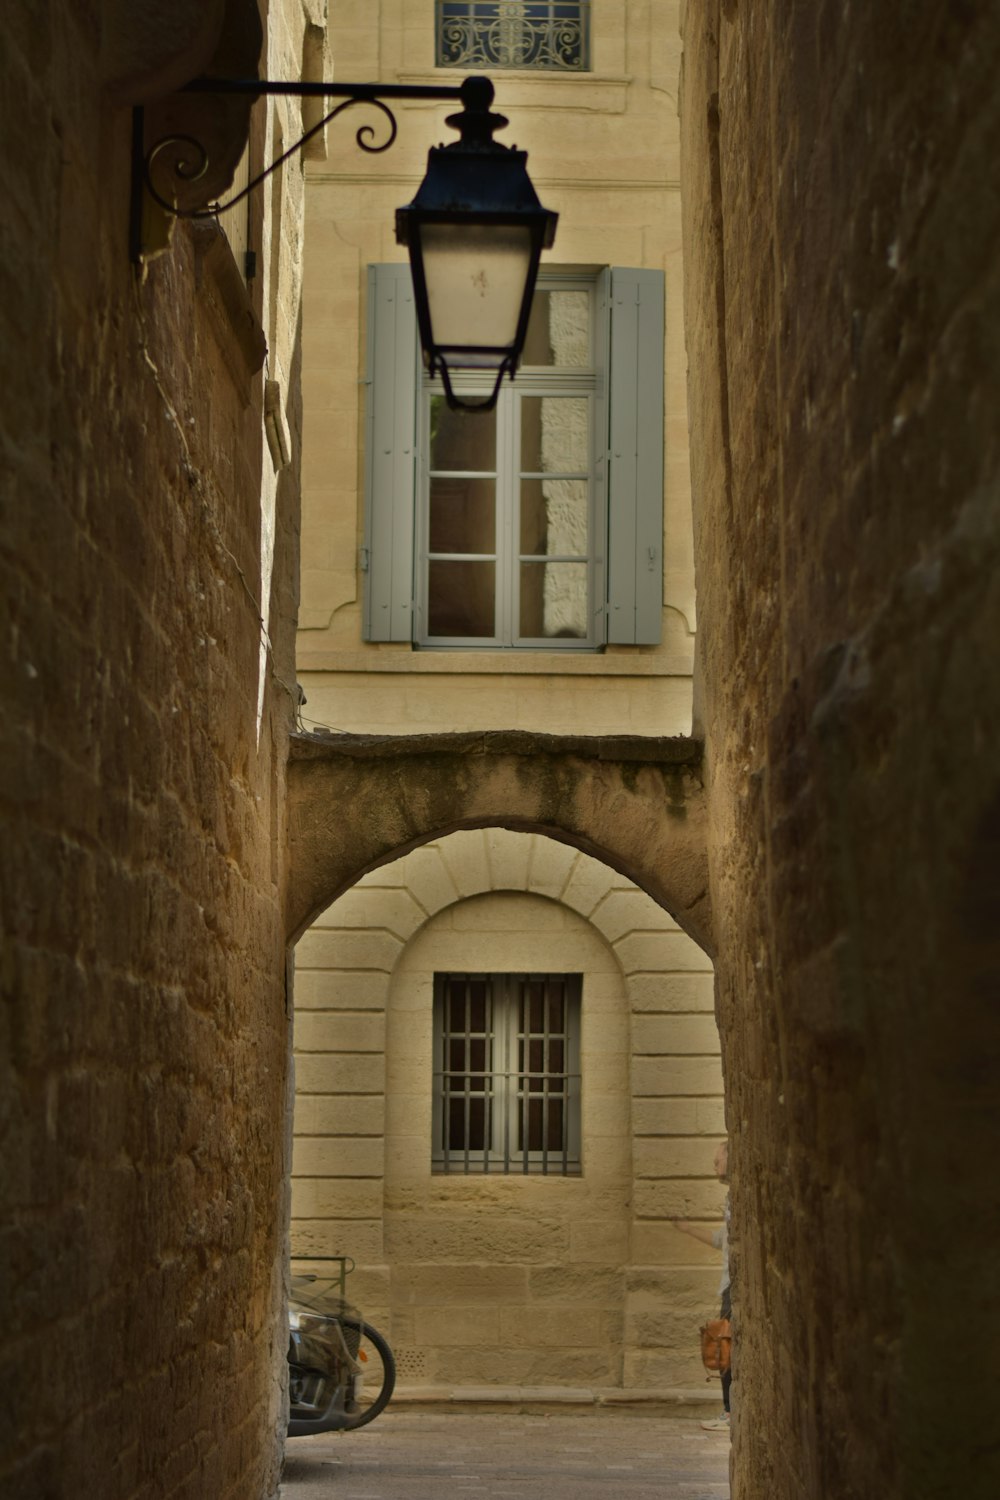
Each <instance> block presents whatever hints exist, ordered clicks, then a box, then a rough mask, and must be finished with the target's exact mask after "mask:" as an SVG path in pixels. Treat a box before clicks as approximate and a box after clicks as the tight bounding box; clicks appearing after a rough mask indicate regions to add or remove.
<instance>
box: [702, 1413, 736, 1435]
mask: <svg viewBox="0 0 1000 1500" xmlns="http://www.w3.org/2000/svg"><path fill="white" fill-rule="evenodd" d="M699 1426H701V1427H703V1428H704V1429H705V1431H706V1432H728V1431H729V1413H728V1412H727V1411H724V1412H723V1413H722V1416H721V1417H713V1418H712V1420H711V1421H710V1422H701V1423H699Z"/></svg>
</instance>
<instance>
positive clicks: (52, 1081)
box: [0, 0, 303, 1500]
mask: <svg viewBox="0 0 1000 1500" xmlns="http://www.w3.org/2000/svg"><path fill="white" fill-rule="evenodd" d="M158 9H162V7H160V8H157V7H150V6H137V7H134V8H133V11H132V15H131V19H130V18H128V17H124V15H123V8H122V7H117V6H116V7H109V8H108V11H109V16H110V13H111V11H113V12H114V16H113V17H111V19H112V20H114V22H115V25H117V24H118V22H121V23H122V24H125V23H126V22H129V23H131V21H134V22H135V24H136V25H139V24H142V25H146V24H148V23H149V21H150V17H153V18H154V29H155V14H156V11H157V10H158ZM189 9H190V8H189ZM194 9H195V10H197V7H195V8H194ZM215 9H216V10H218V11H220V12H221V7H215ZM230 9H232V7H230ZM288 10H289V17H288V24H287V26H285V27H283V28H282V29H281V31H280V34H279V38H280V43H281V45H282V46H285V47H286V48H289V49H290V50H291V53H292V61H293V62H294V39H295V35H296V27H297V28H298V35H299V36H300V37H301V30H302V25H303V17H302V15H301V10H300V7H299V6H297V5H296V6H289V7H288ZM109 16H104V15H102V12H101V7H100V6H94V5H92V4H83V3H75V0H74V3H67V4H65V5H60V6H48V5H42V6H39V5H33V4H24V3H15V4H13V5H12V6H8V7H6V8H5V10H4V17H3V23H2V25H3V31H4V37H3V46H2V59H3V62H2V74H3V78H2V87H0V120H2V126H3V137H4V141H5V149H4V155H3V161H2V168H0V170H2V174H3V179H4V183H3V196H4V205H5V206H4V213H3V225H2V230H0V234H2V246H3V248H2V254H0V362H2V363H0V378H2V385H3V390H4V399H3V403H2V410H0V443H2V454H3V458H2V472H3V480H2V504H3V518H2V525H3V530H2V542H0V572H2V597H3V601H4V602H3V607H2V616H3V647H2V650H3V659H4V670H3V673H2V674H0V675H2V683H3V686H2V699H3V711H2V714H0V742H2V755H3V766H4V773H3V777H2V785H3V792H2V808H3V824H4V835H3V838H4V861H3V913H4V918H3V920H4V928H5V948H4V959H3V970H2V994H3V1007H2V1017H3V1033H2V1037H3V1041H2V1049H0V1051H2V1063H0V1067H2V1078H0V1099H2V1105H0V1136H2V1140H3V1150H2V1165H0V1196H2V1201H3V1225H4V1239H3V1257H2V1269H0V1286H2V1288H3V1298H4V1313H3V1321H2V1329H3V1332H2V1336H0V1350H2V1353H0V1385H2V1388H3V1390H4V1393H5V1394H4V1413H3V1418H2V1422H0V1490H2V1491H3V1493H4V1494H6V1495H11V1496H13V1495H18V1496H25V1497H27V1496H32V1497H42V1496H47V1497H52V1500H55V1497H57V1496H66V1495H70V1494H74V1495H81V1496H101V1497H102V1500H126V1497H128V1500H133V1497H135V1500H138V1497H140V1496H141V1497H143V1500H147V1497H149V1500H152V1497H159V1496H167V1495H170V1496H172V1497H182V1496H183V1497H190V1500H204V1497H205V1496H208V1495H212V1496H218V1497H220V1500H222V1497H227V1500H228V1497H233V1500H236V1497H239V1500H261V1497H263V1496H269V1495H272V1494H274V1493H275V1491H276V1485H277V1467H278V1461H279V1453H280V1438H281V1433H282V1400H283V1394H282V1383H283V1364H284V1347H283V1341H282V1339H281V1338H280V1337H278V1338H275V1326H276V1324H278V1325H279V1326H280V1320H281V1318H282V1315H283V1313H282V1300H281V1299H282V1267H281V1258H282V1251H283V1244H284V1234H285V1208H284V1192H285V1190H284V1185H283V1169H284V1160H283V1137H284V1123H283V1121H284V1113H285V1106H286V1099H285V1092H286V1086H287V1083H286V1073H287V1068H286V1051H287V1043H288V1018H287V1011H286V1004H285V981H284V964H285V952H284V929H283V922H282V917H283V912H282V901H283V884H284V880H283V854H282V833H283V822H284V784H285V770H284V768H285V761H286V750H287V732H288V726H289V723H290V719H291V709H290V693H289V688H288V683H289V682H290V681H291V679H292V673H293V665H292V656H291V636H292V629H293V624H294V610H295V596H296V582H295V570H296V565H297V556H296V541H295V537H296V527H297V490H298V486H297V468H296V463H295V462H294V461H293V464H292V465H291V466H290V467H289V468H286V469H284V470H282V472H281V474H280V476H277V477H276V476H274V474H273V471H272V469H271V461H270V458H269V456H268V453H267V449H266V448H265V446H264V441H263V423H262V396H263V372H262V371H261V369H260V365H261V362H262V359H263V353H264V339H263V335H262V333H261V325H262V323H264V322H265V321H266V303H267V301H268V299H272V300H273V298H274V296H275V295H277V294H279V281H280V277H279V278H277V279H275V278H268V285H267V287H266V288H265V287H264V286H263V284H262V283H263V281H264V280H265V277H264V275H261V276H260V277H258V279H257V281H256V282H252V283H251V284H250V286H249V289H248V288H247V286H246V285H245V284H244V281H243V279H242V276H241V271H240V268H239V267H238V266H237V264H236V262H235V261H234V259H233V257H232V255H231V253H230V250H229V248H228V245H227V244H226V242H225V240H224V239H223V238H222V236H221V233H220V231H219V230H217V229H215V228H214V227H211V226H198V227H194V228H192V227H184V226H182V227H180V228H178V230H177V232H176V234H175V236H174V241H173V245H172V248H171V249H170V251H169V252H168V253H167V254H165V255H164V256H163V257H162V258H160V259H158V260H157V261H155V262H154V263H152V264H151V265H150V266H149V268H148V272H147V274H146V277H145V279H144V280H143V279H141V278H140V277H139V276H138V274H137V273H136V272H135V271H134V270H133V267H132V266H131V265H130V263H129V258H128V248H129V247H128V224H129V150H130V134H131V112H130V110H129V109H128V108H127V107H123V106H121V105H118V106H113V105H112V104H111V103H110V102H109V101H108V98H107V97H106V95H105V94H103V93H102V90H101V75H100V66H101V48H102V23H103V22H105V21H108V20H109ZM173 18H174V19H175V20H178V19H179V18H180V11H179V9H175V11H174V17H173ZM167 29H168V30H169V28H167ZM175 40H176V39H175ZM137 45H138V44H137ZM139 50H141V49H139ZM273 50H274V49H273V46H272V51H273ZM154 51H155V48H154ZM279 51H280V48H279ZM272 60H273V59H272ZM278 61H279V63H282V64H284V65H286V66H287V63H288V61H289V59H288V58H287V57H280V56H279V57H278ZM175 81H176V80H175ZM288 182H289V187H288V194H289V197H288V203H289V204H290V210H289V213H288V214H287V215H286V219H291V220H294V216H295V209H294V205H295V201H296V197H295V194H296V183H295V179H294V177H293V178H290V179H288ZM268 212H269V210H268ZM256 225H257V229H258V231H259V232H264V238H263V239H262V240H261V239H259V240H258V242H257V244H258V249H259V250H260V251H261V260H262V261H263V263H264V266H263V269H264V270H265V271H266V268H267V265H268V260H267V256H266V251H267V248H268V241H267V238H266V232H265V231H266V215H264V214H263V212H262V211H260V210H258V216H257V220H256ZM283 284H284V283H283ZM285 285H287V286H288V295H289V296H290V297H292V298H294V296H295V287H294V283H288V284H285ZM281 295H284V293H281ZM286 312H287V314H288V319H287V321H288V323H289V325H290V328H291V329H292V330H293V332H294V338H297V316H296V312H295V308H294V307H289V308H287V309H286ZM273 357H274V350H273V348H272V358H273ZM281 359H282V362H283V364H284V366H285V367H286V368H288V369H294V368H295V364H296V360H297V353H296V349H295V346H294V339H293V340H292V342H291V343H286V345H285V347H284V348H283V349H282V351H281ZM272 373H273V365H272ZM286 420H287V421H288V422H289V423H290V426H291V429H292V435H293V448H295V447H296V446H297V438H298V417H297V409H296V404H295V401H294V398H293V399H292V400H291V401H290V402H288V403H287V415H286ZM265 476H267V478H266V483H265ZM265 492H266V493H269V494H271V495H272V496H273V497H274V499H275V502H276V509H275V515H276V521H275V527H274V532H275V536H274V553H273V566H271V565H269V558H268V555H267V550H268V549H267V542H266V540H262V533H263V532H264V530H265V529H264V528H262V493H265ZM262 615H265V616H268V618H269V632H270V635H269V639H268V640H264V638H263V637H262V627H261V617H262ZM262 644H263V649H262Z"/></svg>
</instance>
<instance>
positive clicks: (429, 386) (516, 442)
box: [413, 273, 606, 651]
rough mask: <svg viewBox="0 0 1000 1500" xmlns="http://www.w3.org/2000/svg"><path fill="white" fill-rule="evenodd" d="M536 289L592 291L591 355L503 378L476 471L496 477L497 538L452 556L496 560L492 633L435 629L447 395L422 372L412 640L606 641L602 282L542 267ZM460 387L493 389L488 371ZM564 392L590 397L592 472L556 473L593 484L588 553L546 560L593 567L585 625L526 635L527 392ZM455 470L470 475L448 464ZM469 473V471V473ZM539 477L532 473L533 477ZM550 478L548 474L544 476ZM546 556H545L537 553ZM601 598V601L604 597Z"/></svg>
mask: <svg viewBox="0 0 1000 1500" xmlns="http://www.w3.org/2000/svg"><path fill="white" fill-rule="evenodd" d="M538 290H539V291H547V292H556V291H573V292H586V293H587V294H588V296H589V307H588V320H587V321H588V332H589V337H590V356H589V360H588V363H587V364H586V365H585V366H578V367H561V368H560V367H552V366H544V365H522V366H521V369H520V370H519V372H518V375H517V379H516V380H514V381H509V380H508V381H505V382H504V384H503V386H502V387H501V391H500V396H499V399H498V401H497V407H496V413H495V420H496V468H495V469H494V470H480V471H477V473H476V477H479V478H489V477H493V478H494V481H495V486H496V489H495V503H496V510H495V520H496V543H495V549H494V552H493V553H492V554H475V555H474V554H449V555H448V556H449V557H451V558H452V559H453V560H455V559H459V558H461V559H463V560H469V561H473V560H478V561H484V562H486V561H492V562H494V563H495V567H496V573H495V589H496V611H495V623H496V627H497V628H496V631H495V633H494V635H492V636H445V635H431V633H430V627H429V616H430V583H429V571H430V570H429V564H430V562H431V561H433V560H437V559H438V558H439V557H442V556H444V555H443V554H433V553H431V550H430V541H429V528H430V495H431V479H432V476H433V474H434V472H435V471H434V470H432V469H431V467H430V462H429V458H430V419H431V400H432V398H433V397H435V396H437V397H442V396H443V395H444V386H443V385H442V383H441V382H440V381H439V380H433V381H432V380H430V379H428V378H427V376H426V375H423V376H422V378H421V394H420V401H421V409H420V427H419V439H418V447H417V463H418V494H419V506H418V515H417V527H416V577H415V588H414V596H415V597H414V603H415V617H414V631H413V640H414V644H415V645H417V646H419V647H421V648H422V649H424V650H456V649H459V650H460V649H465V650H481V651H483V650H485V651H495V650H518V651H538V650H545V651H586V650H589V651H593V650H595V649H596V648H597V647H598V646H602V645H603V644H604V642H603V639H602V638H601V637H600V634H599V624H600V621H599V614H600V610H598V615H595V604H594V601H595V595H596V592H597V590H598V588H599V586H600V582H601V574H600V561H601V554H602V552H603V548H602V546H601V545H600V543H599V538H600V537H601V535H602V533H603V530H604V528H605V526H606V518H605V516H604V511H603V505H602V504H601V503H600V502H601V495H602V492H601V488H600V486H599V485H598V484H597V483H596V472H597V462H598V453H597V443H598V436H599V434H598V413H597V409H596V391H597V372H596V369H595V363H594V332H595V326H596V283H595V278H594V277H593V276H592V275H586V274H580V275H556V274H553V273H548V274H544V273H543V274H541V275H540V276H539V279H538ZM454 384H455V389H456V391H457V392H459V393H460V394H476V393H479V392H480V391H484V390H488V389H489V387H490V384H491V381H490V379H489V377H488V376H487V377H478V378H477V377H476V376H469V377H464V378H463V377H461V376H456V377H455V379H454ZM532 396H535V397H551V398H554V399H555V398H559V397H565V398H568V399H571V400H573V399H575V400H585V401H586V402H587V406H588V412H587V439H588V464H587V469H586V472H585V473H584V472H578V473H576V474H565V475H558V476H555V475H553V476H551V477H558V478H570V479H578V480H582V481H584V482H585V483H586V485H587V552H586V554H585V555H583V556H579V555H576V554H574V555H573V556H572V557H569V556H567V557H565V558H563V557H561V556H559V557H557V556H556V555H554V554H553V555H552V556H550V557H547V558H546V559H544V560H545V561H550V562H553V563H559V562H563V561H566V562H575V563H583V564H584V566H585V567H586V570H587V600H586V615H587V629H586V632H585V634H583V635H581V636H572V637H559V636H522V635H521V633H520V629H519V622H520V613H521V598H520V588H521V561H522V557H527V556H528V554H522V553H521V550H520V545H519V543H520V535H521V514H520V503H521V483H520V481H521V478H522V470H521V467H520V456H521V410H522V403H523V401H524V399H525V398H526V397H532ZM449 472H450V473H451V474H452V477H455V478H462V477H467V476H465V475H462V474H459V473H457V472H456V471H449ZM468 477H471V475H470V476H468ZM533 477H534V476H533ZM538 477H540V478H544V477H547V476H543V475H539V476H538ZM539 561H541V559H539ZM602 603H603V601H602Z"/></svg>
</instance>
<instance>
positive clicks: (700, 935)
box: [287, 731, 714, 954]
mask: <svg viewBox="0 0 1000 1500" xmlns="http://www.w3.org/2000/svg"><path fill="white" fill-rule="evenodd" d="M705 818H706V814H705V796H704V788H703V785H702V780H701V745H700V744H699V742H698V741H696V740H692V739H687V738H684V737H681V736H678V737H676V738H673V739H663V738H645V737H641V736H637V735H627V736H625V735H623V736H616V737H614V738H609V737H594V738H589V737H586V736H559V735H544V734H531V733H521V732H506V731H497V732H492V733H483V734H442V735H409V736H405V735H401V736H367V735H334V734H309V735H298V736H295V737H294V738H293V741H292V752H291V763H290V767H289V796H288V833H289V848H290V881H289V894H288V906H287V930H288V933H289V937H290V940H292V941H294V940H295V939H296V938H297V937H298V936H299V935H300V934H301V933H302V932H303V931H304V930H305V929H306V927H307V926H308V925H309V923H310V922H311V921H312V920H313V918H314V917H315V916H316V915H317V913H318V912H320V911H322V910H323V909H324V908H325V907H326V906H328V905H329V903H330V902H331V901H333V900H335V899H336V897H337V896H339V895H340V894H341V893H342V892H344V891H345V890H347V889H348V888H349V887H350V886H351V885H353V884H354V882H355V881H357V880H358V879H359V878H360V877H361V876H362V875H364V874H365V873H366V872H367V871H369V870H373V869H375V868H377V867H378V866H379V865H381V864H384V863H386V861H388V860H391V859H395V858H397V857H398V856H399V855H401V854H405V853H406V852H407V851H409V850H411V849H415V848H417V847H418V846H419V845H420V844H423V843H425V842H427V840H429V839H431V838H434V837H439V836H443V835H445V834H447V833H451V832H454V831H455V830H458V829H463V828H464V829H469V828H482V827H488V826H498V827H503V828H509V829H514V830H519V831H522V832H537V833H544V834H547V835H548V836H549V837H551V838H554V839H557V840H559V841H561V842H563V843H567V844H571V845H573V846H574V847H575V848H577V849H580V850H582V851H583V852H584V853H586V854H590V855H593V856H594V857H595V858H597V859H600V860H602V861H603V862H604V863H605V864H607V865H609V866H610V867H611V868H612V869H614V870H617V871H619V872H620V873H622V874H624V875H627V876H628V878H629V879H630V880H632V881H634V883H635V884H636V885H637V886H639V887H640V888H641V889H642V890H644V891H646V892H647V893H648V894H649V895H650V896H652V898H653V899H654V901H656V902H657V903H658V904H659V905H660V906H662V907H663V908H664V909H665V910H666V911H668V912H670V914H671V915H672V916H673V917H674V918H675V920H676V921H677V922H678V923H679V925H680V926H681V927H682V928H683V929H684V931H685V932H687V933H688V934H689V935H690V936H691V937H693V938H694V940H695V941H696V942H697V943H698V944H699V945H700V946H701V947H702V948H704V949H705V951H706V952H707V953H709V954H711V953H712V952H713V951H714V943H713V940H712V931H711V913H710V908H709V897H708V875H707V866H706V858H705V832H706V825H705Z"/></svg>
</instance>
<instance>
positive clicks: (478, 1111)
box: [448, 1097, 486, 1152]
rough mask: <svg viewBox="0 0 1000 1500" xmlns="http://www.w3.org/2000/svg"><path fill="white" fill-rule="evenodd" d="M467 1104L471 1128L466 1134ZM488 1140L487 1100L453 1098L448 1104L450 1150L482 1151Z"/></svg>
mask: <svg viewBox="0 0 1000 1500" xmlns="http://www.w3.org/2000/svg"><path fill="white" fill-rule="evenodd" d="M466 1105H468V1121H469V1128H468V1134H466V1128H465V1121H466ZM485 1140H486V1100H485V1099H483V1098H481V1097H480V1098H478V1099H469V1100H468V1101H466V1100H465V1099H462V1098H459V1099H454V1098H453V1099H451V1100H450V1101H449V1104H448V1150H449V1151H461V1152H464V1151H465V1150H466V1148H468V1149H469V1150H470V1151H482V1150H483V1147H484V1145H485Z"/></svg>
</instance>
